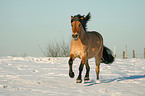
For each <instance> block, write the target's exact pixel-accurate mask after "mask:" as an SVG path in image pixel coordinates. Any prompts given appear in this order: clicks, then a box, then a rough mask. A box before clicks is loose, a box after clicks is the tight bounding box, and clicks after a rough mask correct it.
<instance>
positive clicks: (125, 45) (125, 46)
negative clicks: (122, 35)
mask: <svg viewBox="0 0 145 96" xmlns="http://www.w3.org/2000/svg"><path fill="white" fill-rule="evenodd" d="M124 59H127V45H125V58H124Z"/></svg>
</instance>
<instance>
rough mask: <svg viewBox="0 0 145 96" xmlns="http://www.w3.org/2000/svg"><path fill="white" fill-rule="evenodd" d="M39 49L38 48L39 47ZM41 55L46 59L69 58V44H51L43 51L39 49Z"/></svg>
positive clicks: (62, 42)
mask: <svg viewBox="0 0 145 96" xmlns="http://www.w3.org/2000/svg"><path fill="white" fill-rule="evenodd" d="M39 47H40V46H39ZM40 49H41V51H42V53H43V55H44V56H46V57H68V56H69V44H68V43H66V42H65V41H64V40H63V41H61V42H51V43H49V44H48V46H47V47H46V48H45V50H43V49H42V48H41V47H40Z"/></svg>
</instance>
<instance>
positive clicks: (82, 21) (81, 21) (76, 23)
mask: <svg viewBox="0 0 145 96" xmlns="http://www.w3.org/2000/svg"><path fill="white" fill-rule="evenodd" d="M90 17H91V16H90V13H89V14H88V15H87V16H86V17H84V16H81V15H80V14H78V15H75V16H74V17H73V16H71V26H72V31H73V34H72V37H73V39H74V40H78V38H79V32H80V29H81V28H83V29H84V30H85V31H86V23H87V21H88V20H89V19H90Z"/></svg>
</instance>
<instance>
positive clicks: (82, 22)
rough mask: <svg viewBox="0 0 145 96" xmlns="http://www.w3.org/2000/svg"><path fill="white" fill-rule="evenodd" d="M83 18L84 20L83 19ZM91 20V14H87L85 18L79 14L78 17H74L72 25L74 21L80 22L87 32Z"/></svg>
mask: <svg viewBox="0 0 145 96" xmlns="http://www.w3.org/2000/svg"><path fill="white" fill-rule="evenodd" d="M81 18H83V19H81ZM90 19H91V15H90V12H89V13H88V14H87V16H86V17H85V16H84V15H82V16H81V15H80V14H78V15H75V16H74V17H73V19H72V20H71V23H72V22H73V21H80V22H81V24H82V26H83V28H84V30H85V31H86V29H87V22H88V21H89V20H90Z"/></svg>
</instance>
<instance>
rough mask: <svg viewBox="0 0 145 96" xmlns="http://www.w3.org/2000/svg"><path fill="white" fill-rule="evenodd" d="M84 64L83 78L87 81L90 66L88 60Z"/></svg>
mask: <svg viewBox="0 0 145 96" xmlns="http://www.w3.org/2000/svg"><path fill="white" fill-rule="evenodd" d="M85 65H86V75H85V78H84V80H85V81H87V80H90V79H89V72H90V66H89V64H88V60H87V61H86V63H85Z"/></svg>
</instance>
